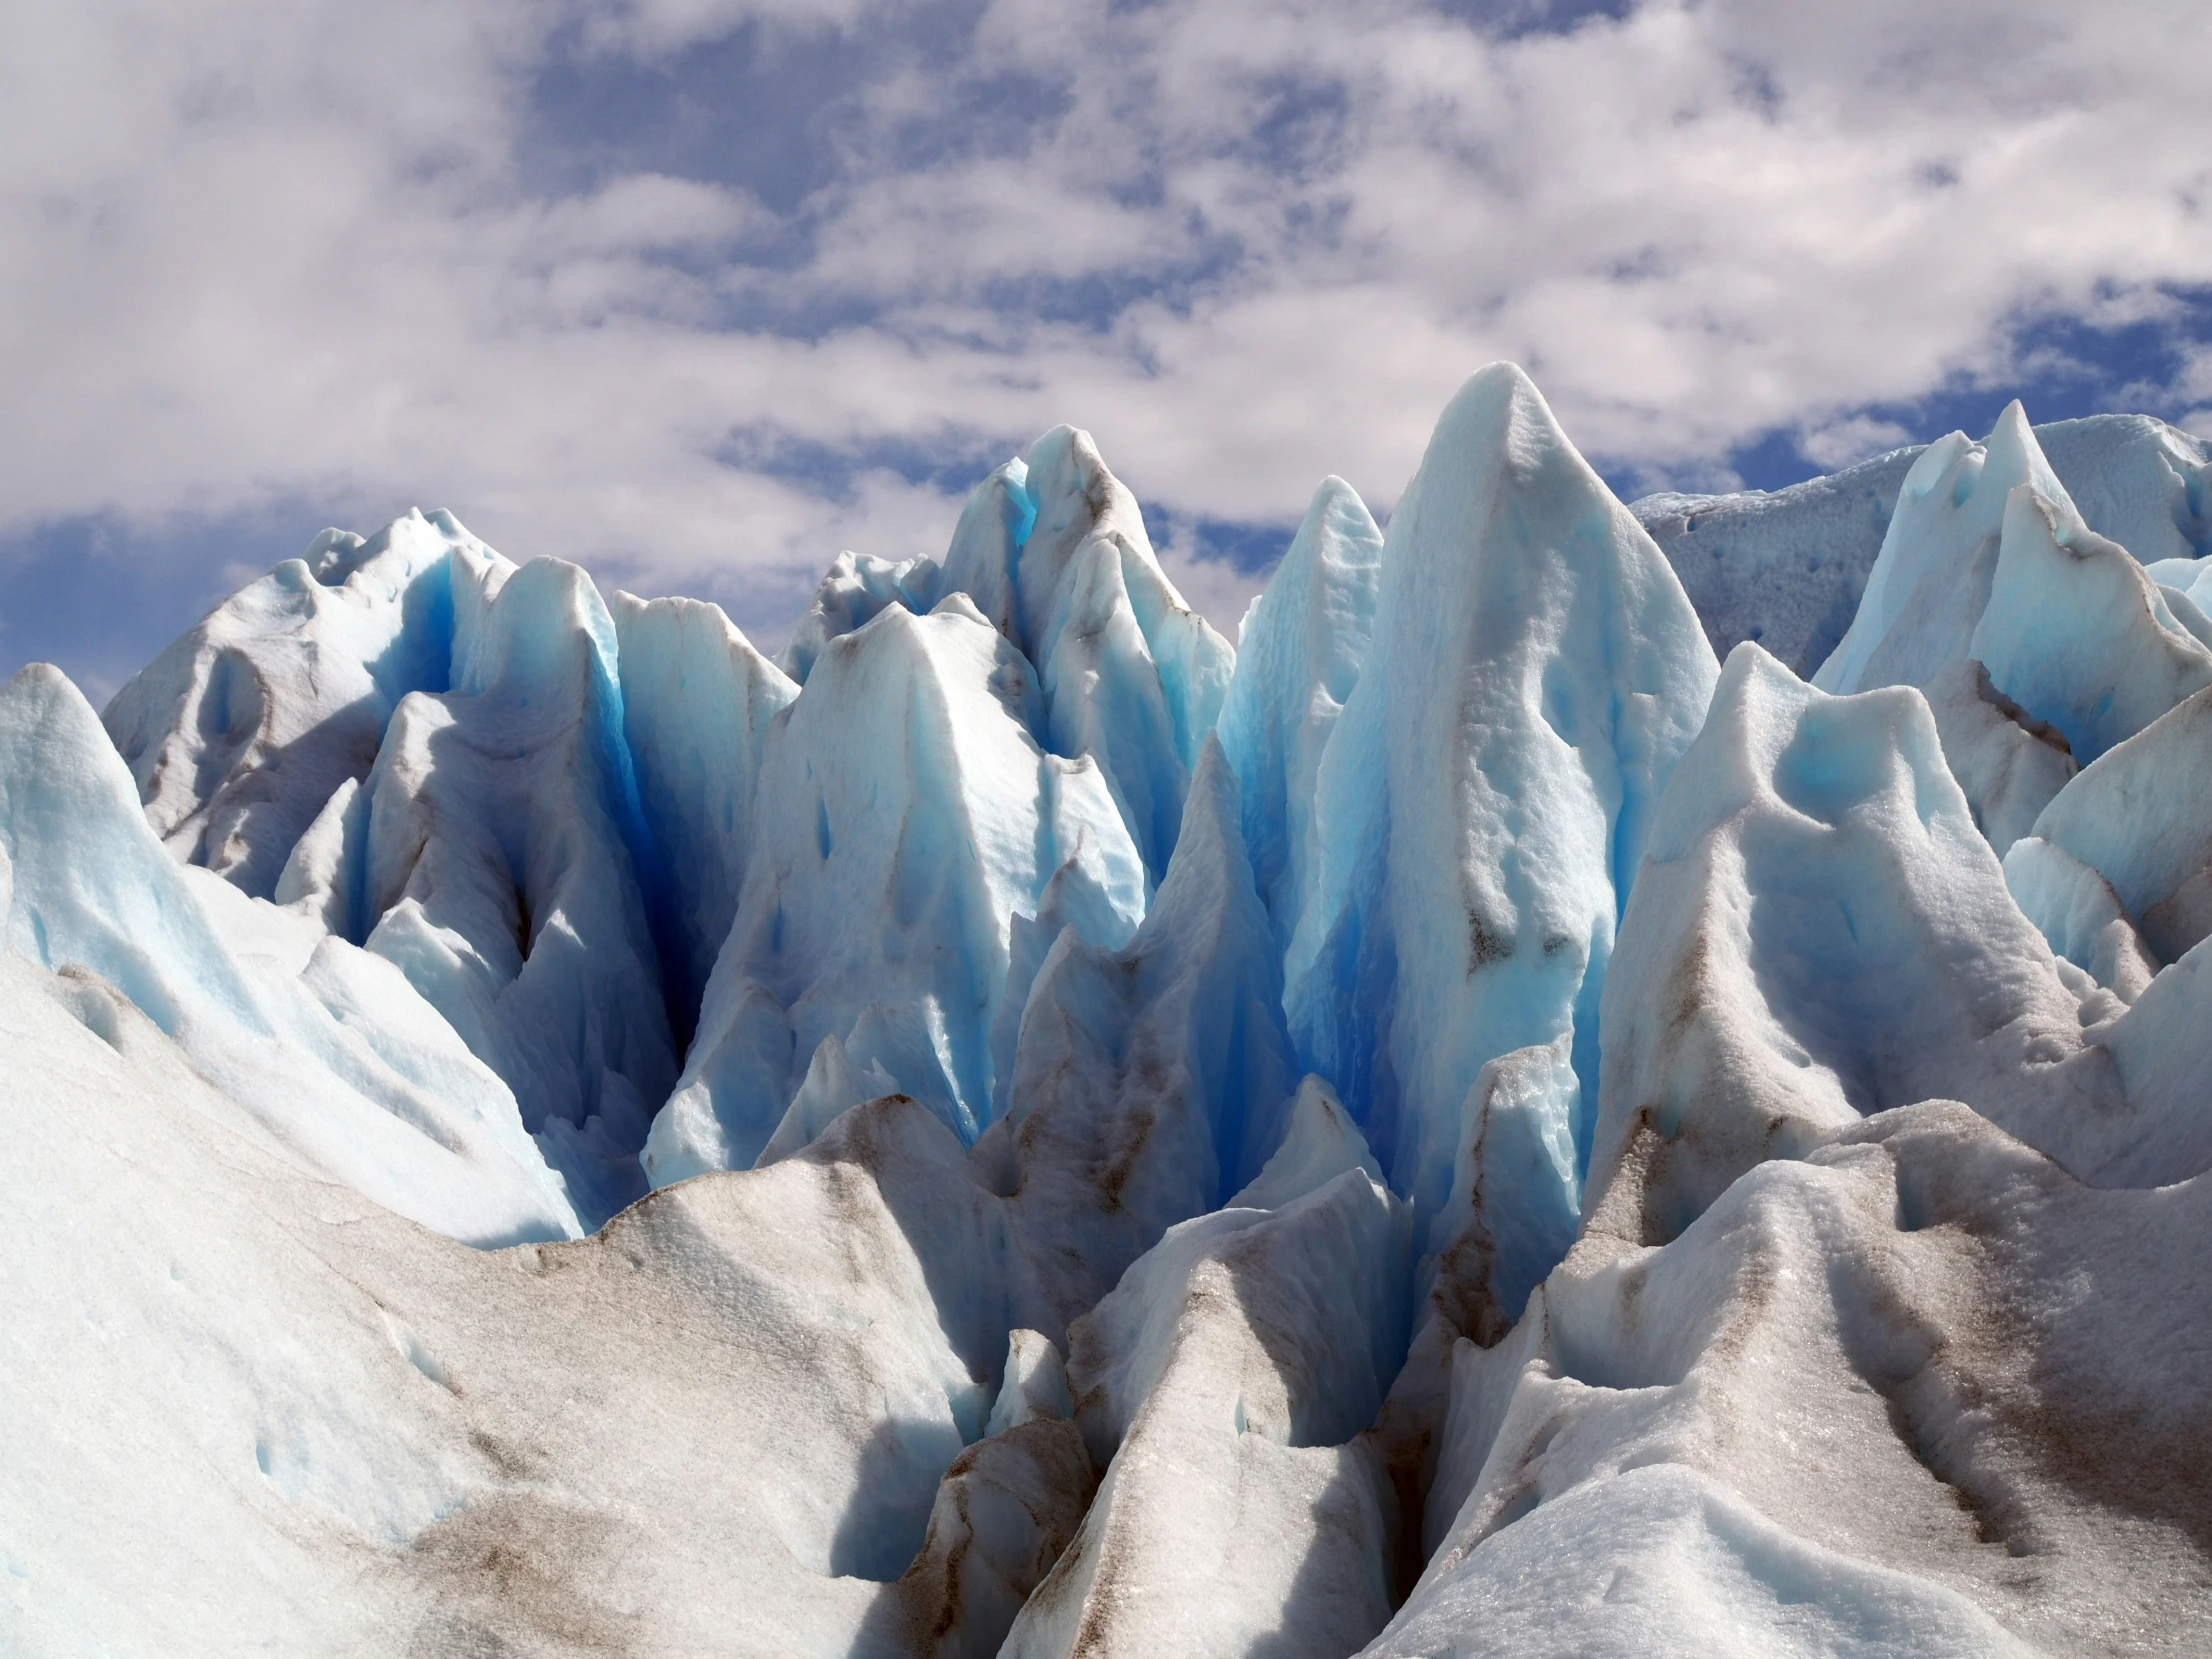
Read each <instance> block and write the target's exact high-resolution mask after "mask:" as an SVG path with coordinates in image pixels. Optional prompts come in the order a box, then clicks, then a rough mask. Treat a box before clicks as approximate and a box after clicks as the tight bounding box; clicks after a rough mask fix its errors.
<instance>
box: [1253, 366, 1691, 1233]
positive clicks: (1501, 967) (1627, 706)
mask: <svg viewBox="0 0 2212 1659" xmlns="http://www.w3.org/2000/svg"><path fill="white" fill-rule="evenodd" d="M1382 557H1383V574H1382V582H1381V598H1380V602H1379V610H1378V614H1377V617H1376V620H1375V624H1374V634H1373V637H1372V639H1371V640H1370V642H1369V645H1368V650H1367V657H1368V661H1369V662H1370V664H1372V667H1370V668H1369V669H1368V670H1367V671H1366V672H1364V673H1362V674H1361V675H1360V677H1359V679H1358V681H1357V683H1355V684H1354V686H1353V688H1352V691H1351V695H1350V697H1349V698H1348V700H1347V701H1346V703H1345V707H1344V712H1343V714H1342V716H1341V717H1340V718H1339V719H1338V720H1337V722H1336V724H1335V725H1334V727H1333V728H1332V730H1331V731H1330V733H1329V737H1328V742H1327V745H1326V747H1325V749H1324V751H1323V754H1322V758H1321V763H1320V766H1319V768H1318V769H1317V777H1316V785H1315V800H1314V806H1313V808H1312V811H1311V816H1310V818H1309V821H1308V825H1309V828H1308V834H1309V838H1310V839H1311V841H1312V843H1313V845H1312V847H1311V849H1310V850H1309V851H1307V853H1306V854H1305V856H1304V864H1303V868H1304V891H1303V892H1302V893H1301V895H1300V898H1299V903H1298V912H1297V916H1296V931H1295V932H1294V933H1293V935H1292V937H1291V943H1290V949H1289V953H1288V957H1287V959H1286V964H1285V972H1284V979H1285V997H1284V1006H1285V1010H1286V1013H1287V1014H1288V1016H1289V1021H1290V1029H1291V1035H1292V1038H1293V1040H1294V1042H1295V1043H1296V1044H1297V1047H1298V1053H1299V1059H1300V1062H1301V1064H1302V1065H1303V1066H1304V1067H1305V1068H1306V1069H1309V1070H1312V1071H1316V1072H1319V1073H1320V1074H1321V1075H1322V1076H1324V1077H1326V1078H1328V1079H1329V1080H1330V1081H1331V1082H1332V1083H1333V1084H1334V1085H1335V1086H1336V1088H1337V1090H1338V1093H1339V1095H1340V1096H1341V1097H1342V1098H1343V1100H1344V1102H1345V1104H1346V1105H1347V1106H1348V1107H1349V1108H1351V1110H1352V1112H1353V1115H1354V1117H1355V1118H1356V1119H1358V1120H1359V1121H1360V1122H1361V1123H1362V1124H1363V1125H1364V1126H1366V1130H1367V1134H1368V1138H1369V1140H1370V1141H1371V1142H1372V1143H1374V1144H1375V1146H1376V1148H1377V1150H1378V1152H1379V1153H1381V1154H1382V1156H1383V1160H1384V1165H1385V1168H1387V1169H1388V1170H1389V1172H1390V1175H1391V1179H1392V1181H1393V1183H1394V1184H1395V1186H1396V1187H1397V1188H1398V1190H1399V1191H1401V1192H1404V1193H1406V1194H1407V1195H1409V1196H1410V1197H1412V1198H1413V1200H1414V1201H1415V1203H1416V1204H1418V1205H1419V1206H1421V1207H1422V1209H1423V1210H1432V1209H1433V1208H1434V1207H1436V1206H1438V1205H1440V1204H1441V1203H1442V1202H1443V1201H1444V1198H1445V1195H1446V1193H1447V1191H1448V1189H1449V1187H1450V1184H1451V1165H1452V1157H1453V1153H1454V1150H1455V1149H1456V1147H1457V1145H1458V1142H1459V1139H1460V1130H1461V1123H1462V1117H1463V1113H1464V1110H1465V1107H1466V1103H1467V1099H1468V1092H1469V1090H1470V1089H1471V1088H1472V1087H1473V1086H1474V1083H1475V1080H1476V1078H1477V1076H1478V1075H1479V1074H1480V1072H1481V1070H1482V1067H1483V1066H1484V1065H1485V1064H1486V1063H1487V1062H1488V1061H1490V1060H1491V1059H1494V1058H1495V1057H1496V1056H1498V1055H1500V1054H1503V1053H1508V1052H1510V1051H1512V1050H1514V1049H1518V1048H1522V1047H1525V1046H1527V1045H1528V1044H1530V1043H1539V1042H1550V1041H1552V1040H1554V1039H1556V1038H1558V1037H1561V1036H1562V1035H1569V1036H1571V1037H1572V1040H1573V1045H1574V1049H1575V1064H1576V1070H1577V1072H1578V1074H1579V1075H1580V1076H1581V1078H1582V1082H1583V1092H1584V1094H1585V1095H1587V1096H1588V1097H1589V1099H1590V1103H1591V1104H1594V1100H1595V1085H1596V1067H1597V1039H1598V1032H1597V1020H1596V1011H1597V999H1598V991H1599V988H1600V986H1601V985H1602V984H1603V982H1604V975H1605V968H1606V962H1607V959H1608V958H1609V957H1610V955H1611V953H1612V948H1613V933H1614V927H1615V924H1616V922H1617V920H1618V918H1619V915H1620V906H1621V904H1622V902H1623V901H1624V900H1625V898H1626V896H1627V892H1628V888H1629V884H1630V882H1631V880H1632V879H1633V878H1634V875H1635V871H1636V866H1637V863H1638V861H1639V860H1640V859H1641V858H1642V856H1643V840H1644V834H1645V830H1646V825H1647V823H1648V820H1649V818H1650V814H1651V810H1652V806H1653V803H1654V801H1655V800H1656V798H1657V796H1658V794H1659V791H1660V790H1661V788H1663V787H1664V785H1665V783H1666V780H1667V776H1668V774H1669V772H1670V771H1671V770H1672V768H1673V766H1674V764H1675V761H1676V759H1677V758H1678V757H1679V756H1680V755H1681V753H1682V751H1683V749H1684V748H1685V747H1686V746H1687V745H1688V743H1689V741H1690V739H1691V737H1692V735H1693V734H1694V733H1695V732H1696V730H1697V726H1698V722H1699V721H1700V720H1701V719H1702V718H1703V715H1704V712H1705V705H1706V701H1707V699H1708V697H1709V696H1710V694H1711V692H1712V685H1713V676H1714V673H1715V665H1714V663H1713V659H1712V654H1711V652H1710V651H1709V650H1708V648H1707V646H1706V643H1705V636H1704V633H1703V631H1702V630H1701V629H1700V628H1699V626H1698V620H1697V616H1696V613H1695V612H1693V611H1692V610H1691V609H1690V604H1689V601H1688V600H1687V599H1686V598H1684V597H1683V593H1682V587H1681V584H1680V583H1679V582H1677V581H1676V580H1675V576H1674V573H1673V571H1672V570H1670V569H1669V568H1668V566H1667V564H1666V561H1665V560H1664V559H1662V558H1661V557H1660V556H1659V551H1658V549H1657V548H1656V547H1654V546H1653V545H1652V542H1651V539H1650V538H1649V537H1648V536H1646V535H1645V534H1644V533H1643V531H1642V529H1641V528H1639V527H1638V525H1637V523H1636V521H1635V520H1634V519H1633V518H1632V517H1630V516H1629V514H1628V512H1627V510H1626V509H1625V508H1623V507H1622V506H1621V505H1620V503H1619V502H1618V501H1616V500H1614V499H1613V497H1612V495H1611V494H1610V493H1609V492H1608V491H1607V490H1606V488H1605V485H1604V484H1603V482H1602V481H1601V480H1600V479H1599V478H1598V476H1597V474H1596V473H1595V472H1593V471H1592V470H1591V469H1590V467H1589V465H1588V464H1587V463H1586V462H1585V461H1584V460H1583V459H1582V457H1581V456H1580V455H1579V454H1577V453H1576V452H1575V450H1574V448H1573V446H1572V445H1571V444H1570V443H1569V442H1568V441H1567V439H1566V436H1565V434H1564V433H1563V432H1561V431H1560V429H1559V426H1558V423H1557V422H1556V420H1554V418H1553V417H1552V413H1551V410H1550V409H1549V408H1548V407H1547V406H1546V405H1545V403H1544V401H1543V398H1542V396H1541V394H1539V393H1538V392H1537V390H1536V388H1535V386H1534V385H1533V384H1532V383H1531V382H1530V381H1529V380H1528V378H1527V376H1526V375H1524V374H1522V373H1521V372H1520V370H1518V369H1517V368H1513V367H1511V366H1510V365H1499V366H1496V367H1493V368H1488V369H1484V370H1483V371H1482V372H1481V373H1480V374H1478V375H1476V376H1475V377H1474V378H1473V379H1472V380H1470V381H1469V382H1468V383H1467V386H1466V388H1465V389H1464V390H1462V391H1461V392H1460V393H1459V395H1458V396H1457V397H1456V398H1455V399H1453V401H1452V404H1451V406H1450V407H1449V408H1448V409H1446V410H1445V411H1444V415H1443V419H1442V420H1441V421H1440V422H1439V424H1438V426H1437V428H1436V434H1435V436H1434V437H1433V438H1432V439H1431V440H1430V443H1429V447H1428V452H1427V454H1426V455H1425V456H1424V457H1423V458H1422V461H1421V466H1420V471H1419V472H1418V473H1416V474H1415V476H1414V479H1413V482H1412V484H1411V485H1410V486H1409V487H1408V488H1407V490H1406V492H1405V497H1404V499H1403V500H1402V501H1400V502H1399V504H1398V508H1397V511H1396V513H1395V514H1394V515H1393V516H1392V517H1391V520H1390V529H1389V535H1388V537H1387V538H1386V541H1385V544H1384V547H1383V555H1382ZM1297 574H1298V573H1297V572H1296V571H1295V570H1294V572H1293V575H1294V578H1295V577H1296V575H1297ZM1261 604H1262V612H1261V616H1262V619H1263V621H1264V619H1265V617H1266V605H1267V600H1266V599H1265V598H1263V600H1262V601H1261ZM1566 1105H1567V1109H1568V1112H1569V1122H1568V1123H1567V1124H1565V1125H1562V1126H1561V1127H1562V1129H1563V1130H1564V1131H1565V1132H1566V1133H1567V1134H1569V1135H1570V1136H1571V1137H1572V1138H1573V1139H1574V1140H1575V1141H1576V1142H1577V1143H1578V1144H1582V1145H1586V1144H1587V1136H1588V1131H1589V1122H1588V1118H1587V1116H1586V1114H1585V1112H1584V1110H1583V1104H1582V1102H1581V1101H1579V1100H1577V1101H1572V1102H1568V1103H1566ZM1530 1196H1531V1201H1532V1202H1539V1203H1543V1204H1549V1203H1551V1202H1552V1201H1553V1200H1552V1198H1551V1197H1550V1196H1545V1197H1543V1198H1540V1199H1539V1198H1537V1197H1536V1196H1535V1195H1533V1194H1531V1195H1530ZM1569 1202H1570V1203H1571V1193H1570V1199H1569Z"/></svg>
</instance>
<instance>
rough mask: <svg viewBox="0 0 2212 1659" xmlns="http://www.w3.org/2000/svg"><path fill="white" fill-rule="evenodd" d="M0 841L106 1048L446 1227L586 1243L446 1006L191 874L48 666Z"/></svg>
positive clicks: (37, 934)
mask: <svg viewBox="0 0 2212 1659" xmlns="http://www.w3.org/2000/svg"><path fill="white" fill-rule="evenodd" d="M0 844H4V845H5V846H6V847H7V849H8V858H7V863H6V866H5V867H6V873H7V895H8V896H7V905H8V907H7V936H8V944H9V947H10V949H11V950H13V951H14V952H15V953H16V954H17V955H18V956H21V957H25V958H28V959H29V960H30V961H32V962H34V963H36V964H38V966H39V967H41V968H45V969H49V970H52V971H54V972H57V973H60V974H62V975H64V977H63V979H62V980H61V981H59V984H60V986H61V987H62V988H61V990H60V991H59V993H58V994H61V995H62V996H63V997H64V999H65V1000H66V1001H67V1002H68V1003H69V1004H70V1005H71V1006H72V1007H75V1008H77V1009H78V1010H79V1011H80V1015H81V1017H82V1018H83V1019H84V1020H85V1022H86V1024H87V1026H88V1027H89V1028H90V1029H92V1030H94V1031H95V1032H98V1033H100V1034H102V1035H103V1036H104V1037H105V1038H106V1040H108V1041H109V1042H111V1043H113V1044H117V1045H121V1046H123V1047H124V1048H125V1049H126V1051H127V1052H136V1051H138V1049H139V1048H140V1047H141V1046H142V1045H144V1044H146V1043H148V1042H152V1043H153V1046H155V1047H156V1048H159V1047H161V1046H162V1044H160V1043H159V1042H158V1041H156V1040H155V1039H154V1038H153V1032H154V1031H155V1030H158V1031H159V1033H160V1035H161V1037H165V1038H167V1039H169V1040H170V1041H171V1042H174V1044H175V1045H176V1054H177V1058H175V1059H172V1060H171V1061H170V1064H171V1065H172V1066H173V1067H178V1068H189V1070H191V1071H195V1072H197V1073H199V1075H200V1076H202V1077H205V1078H207V1079H208V1080H209V1081H210V1082H212V1083H213V1084H214V1085H215V1086H216V1087H217V1088H218V1089H220V1090H221V1091H222V1093H223V1094H224V1095H225V1096H227V1097H228V1098H229V1099H230V1100H232V1101H234V1102H236V1103H237V1106H238V1108H240V1109H243V1111H244V1112H245V1113H246V1114H247V1115H248V1116H249V1117H250V1119H251V1120H252V1121H253V1122H254V1123H256V1124H258V1125H259V1126H260V1127H261V1128H262V1130H264V1131H265V1132H266V1133H267V1134H269V1135H271V1136H273V1137H274V1138H275V1140H276V1142H277V1144H280V1145H281V1146H283V1147H284V1148H285V1149H286V1150H287V1151H288V1153H289V1154H290V1155H291V1156H292V1157H293V1158H295V1159H297V1160H298V1161H299V1162H300V1163H301V1164H303V1165H304V1167H305V1168H307V1169H310V1170H313V1171H315V1172H317V1173H319V1174H320V1175H322V1176H323V1177H324V1178H325V1179H328V1180H334V1181H338V1182H342V1183H343V1184H345V1185H346V1186H349V1187H352V1188H354V1189H357V1190H358V1191H360V1192H362V1193H364V1194H366V1195H367V1196H368V1197H370V1198H372V1199H374V1200H376V1201H377V1202H378V1203H381V1204H383V1205H386V1206H387V1207H389V1208H390V1209H393V1210H395V1211H397V1212H398V1213H400V1214H401V1215H404V1216H408V1217H411V1218H412V1219H414V1220H416V1221H419V1222H422V1223H424V1224H426V1225H428V1226H431V1227H435V1228H437V1229H438V1230H439V1231H441V1232H445V1233H449V1234H451V1235H453V1236H454V1237H456V1238H462V1239H467V1240H470V1241H472V1242H476V1243H481V1244H504V1243H507V1242H509V1241H511V1240H515V1239H533V1238H536V1239H546V1238H560V1237H563V1236H564V1235H573V1234H574V1233H576V1232H577V1231H578V1226H577V1216H576V1210H575V1208H574V1207H573V1205H572V1201H571V1198H570V1196H569V1195H568V1193H567V1192H565V1191H564V1188H563V1184H562V1182H561V1180H560V1179H559V1178H558V1177H557V1176H556V1175H555V1174H554V1173H553V1172H552V1171H551V1170H549V1169H548V1168H547V1167H546V1161H545V1159H544V1157H543V1156H542V1155H541V1154H540V1152H539V1149H538V1148H537V1147H536V1146H535V1145H533V1144H532V1143H531V1140H530V1138H529V1136H528V1135H526V1134H525V1133H524V1125H523V1121H522V1118H521V1116H520V1114H519V1113H518V1112H517V1110H516V1104H515V1097H514V1095H513V1094H512V1093H510V1092H509V1090H508V1088H507V1086H506V1085H505V1084H504V1083H503V1082H502V1081H501V1080H500V1078H498V1077H497V1076H495V1075H494V1074H493V1073H492V1072H491V1071H490V1070H489V1069H487V1068H486V1067H485V1066H484V1065H483V1064H482V1063H481V1062H479V1061H478V1060H477V1059H476V1058H475V1056H474V1055H472V1054H471V1053H470V1052H469V1050H468V1049H467V1048H466V1047H465V1046H463V1044H462V1042H461V1039H460V1038H459V1037H458V1036H457V1035H456V1034H455V1032H454V1031H453V1029H452V1028H451V1026H449V1025H448V1024H447V1023H446V1022H445V1021H444V1020H443V1019H441V1018H440V1017H439V1014H438V1012H437V1010H436V1009H435V1008H434V1006H433V1005H431V1004H430V1003H428V1002H426V1001H425V1000H424V999H423V998H422V997H421V996H419V995H418V994H417V993H416V992H415V991H414V989H413V988H412V987H411V986H410V985H409V984H408V983H407V981H406V980H405V979H404V978H402V977H401V976H400V974H399V973H398V972H396V971H395V970H394V969H393V968H392V967H391V965H390V964H389V963H387V962H385V961H382V960H379V959H378V958H377V957H375V956H374V955H371V954H368V953H365V952H363V951H361V950H358V949H356V948H355V947H354V946H352V945H350V944H348V943H347V942H345V940H343V939H342V938H335V937H331V936H329V935H328V934H325V933H324V932H323V931H322V930H321V929H320V928H319V927H317V926H315V925H314V924H313V923H311V922H309V921H306V920H303V919H301V918H299V917H296V916H293V915H289V914H287V913H285V912H283V911H280V910H278V909H277V908H276V907H275V906H273V905H270V904H268V903H266V902H265V901H263V900H260V899H255V898H249V897H247V896H246V895H245V894H244V893H241V892H240V891H239V890H238V889H237V888H236V887H234V886H232V885H230V884H229V883H228V882H225V881H223V880H221V879H219V878H217V877H216V876H214V875H212V874H210V873H208V872H207V871H206V870H203V869H197V868H193V867H190V866H186V867H180V866H179V865H178V863H177V862H176V860H175V858H174V857H173V856H172V854H171V853H170V852H169V851H166V850H165V849H164V848H163V846H162V844H161V842H160V841H158V840H157V839H156V838H155V835H154V831H153V830H152V828H151V827H150V826H149V824H148V822H147V819H146V817H145V816H144V815H143V814H142V813H141V812H140V810H139V801H138V791H137V790H136V789H135V788H134V787H133V780H132V778H131V774H130V773H129V771H128V770H127V769H126V768H125V766H124V764H123V761H122V759H121V757H120V756H118V755H117V753H116V751H115V749H114V748H113V747H112V746H111V745H110V744H109V742H108V740H107V736H106V734H105V733H104V732H102V730H101V728H100V723H99V721H98V719H97V717H95V716H94V714H93V712H92V709H91V706H90V705H88V704H87V703H86V702H85V700H84V699H83V697H81V696H80V695H79V694H78V692H77V689H76V688H75V687H74V686H72V685H70V684H69V682H68V681H67V680H65V679H63V678H62V676H61V675H60V674H59V673H58V672H57V671H55V670H54V669H51V668H46V667H43V666H36V665H34V666H33V667H31V668H27V669H25V670H23V671H22V673H20V674H18V675H17V676H16V677H15V678H14V679H13V680H11V681H9V682H8V684H7V686H6V687H5V688H4V689H0ZM111 987H112V989H111ZM119 1009H129V1010H131V1011H132V1016H131V1018H129V1019H126V1018H125V1016H124V1014H123V1013H122V1012H120V1011H119ZM137 1016H143V1018H144V1020H146V1021H151V1027H146V1026H143V1025H141V1024H139V1023H136V1020H137ZM141 1031H144V1032H145V1033H146V1034H145V1035H144V1036H141V1035H140V1034H139V1033H140V1032H141ZM28 1075H30V1074H28V1073H24V1074H19V1081H22V1080H27V1077H28Z"/></svg>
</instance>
